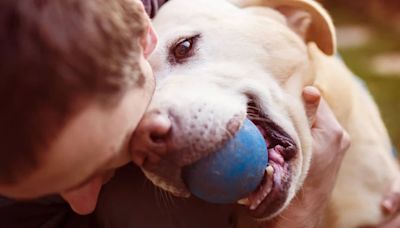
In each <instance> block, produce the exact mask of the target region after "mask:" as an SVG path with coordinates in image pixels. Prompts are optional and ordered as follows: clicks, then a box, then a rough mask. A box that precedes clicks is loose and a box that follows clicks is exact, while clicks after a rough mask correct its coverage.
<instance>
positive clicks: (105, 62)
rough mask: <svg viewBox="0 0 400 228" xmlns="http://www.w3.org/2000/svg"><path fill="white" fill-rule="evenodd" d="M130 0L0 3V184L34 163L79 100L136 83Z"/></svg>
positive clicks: (134, 5) (139, 12) (135, 12)
mask: <svg viewBox="0 0 400 228" xmlns="http://www.w3.org/2000/svg"><path fill="white" fill-rule="evenodd" d="M147 25H148V20H147V18H146V16H145V13H144V11H143V7H142V6H141V5H140V4H139V2H138V1H137V0H2V1H1V2H0V107H1V112H0V183H5V184H11V183H13V182H15V181H17V180H18V179H19V178H20V177H21V176H22V175H23V174H24V173H25V174H26V172H28V171H31V170H33V169H34V168H35V167H36V166H37V165H38V158H39V156H41V154H40V153H43V151H44V150H45V149H46V148H48V146H49V145H50V143H51V142H52V139H54V138H55V137H56V136H57V134H58V133H59V132H60V131H61V129H62V128H63V127H64V126H65V123H66V121H68V119H69V118H71V115H73V114H74V113H76V112H77V109H79V103H80V102H82V100H84V99H97V100H103V101H104V100H105V99H106V98H110V99H111V98H113V97H114V98H115V96H118V95H121V94H123V92H124V91H125V89H127V88H128V87H132V86H135V85H137V86H141V85H143V83H144V80H145V79H144V76H143V75H142V73H141V70H140V67H139V62H138V61H139V56H140V54H141V52H140V39H141V38H142V37H143V36H144V35H145V32H146V28H147Z"/></svg>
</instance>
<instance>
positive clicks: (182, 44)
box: [170, 35, 199, 63]
mask: <svg viewBox="0 0 400 228" xmlns="http://www.w3.org/2000/svg"><path fill="white" fill-rule="evenodd" d="M197 38H199V36H198V35H197V36H194V37H190V38H186V39H184V40H181V41H179V42H178V43H176V44H175V45H174V46H173V47H172V49H171V55H170V57H172V58H170V61H171V62H175V63H183V62H184V61H185V60H186V59H187V58H189V57H191V56H193V55H194V46H195V43H196V40H197Z"/></svg>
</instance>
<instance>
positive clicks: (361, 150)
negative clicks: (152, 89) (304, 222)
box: [143, 0, 398, 228]
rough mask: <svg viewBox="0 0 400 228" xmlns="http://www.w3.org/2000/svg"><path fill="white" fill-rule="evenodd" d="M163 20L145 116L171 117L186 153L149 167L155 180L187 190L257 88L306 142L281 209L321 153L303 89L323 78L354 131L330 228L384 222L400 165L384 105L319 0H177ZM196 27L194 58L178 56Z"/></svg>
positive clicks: (266, 107) (272, 114)
mask: <svg viewBox="0 0 400 228" xmlns="http://www.w3.org/2000/svg"><path fill="white" fill-rule="evenodd" d="M232 3H233V4H232ZM154 26H155V28H156V31H157V33H158V34H159V40H160V42H159V46H158V47H157V49H156V51H155V52H154V54H153V55H152V56H151V58H150V62H151V64H152V67H153V69H154V73H155V76H156V80H157V89H156V93H155V96H154V98H153V101H152V103H151V105H150V108H149V111H148V113H147V114H146V115H147V116H149V115H151V114H152V113H167V114H168V115H171V116H172V118H173V119H174V121H175V125H176V126H175V128H174V136H173V137H174V140H173V142H174V143H173V145H174V151H177V152H176V153H172V155H169V156H167V157H166V158H164V159H162V160H161V161H160V164H158V165H157V166H148V167H146V166H144V167H143V170H144V171H145V173H146V175H147V177H148V178H149V179H150V180H152V181H153V183H155V184H156V185H158V186H160V187H161V188H163V189H165V190H167V191H170V192H172V193H174V194H175V195H177V196H183V197H187V196H188V195H189V192H188V190H187V189H186V187H185V185H184V184H183V181H182V180H181V169H182V167H184V166H185V165H188V164H191V163H193V162H195V161H196V160H198V159H200V158H201V157H204V156H206V155H207V154H208V153H209V152H210V151H212V149H213V148H215V147H216V146H218V145H219V144H220V143H221V142H223V141H224V140H226V138H228V137H229V135H230V134H231V133H234V132H235V130H236V129H237V126H238V125H240V123H241V121H242V120H243V118H244V117H245V116H246V104H247V102H248V97H249V95H250V96H251V97H254V98H255V99H256V100H257V101H258V102H259V105H260V108H261V109H262V110H263V112H265V113H266V114H267V115H268V116H269V118H270V119H271V120H272V121H273V122H275V123H277V124H279V126H280V127H281V128H282V129H283V130H284V131H285V132H287V133H288V134H289V135H290V136H291V137H292V139H293V140H294V141H295V142H296V144H297V146H298V154H297V156H296V158H295V159H294V160H293V161H291V163H290V164H291V167H292V172H291V173H290V179H291V183H290V185H289V186H288V192H287V195H286V198H285V201H284V203H283V204H282V205H281V206H280V207H279V208H277V210H275V211H274V212H273V213H271V214H268V215H267V216H266V217H265V218H271V217H273V216H276V215H277V214H279V213H280V212H281V211H282V210H284V209H285V208H286V207H287V205H288V204H289V203H290V201H291V200H292V199H293V197H294V196H295V194H296V192H297V191H299V190H300V189H301V186H302V184H303V181H304V179H305V177H306V175H307V172H308V168H309V165H310V160H311V159H312V151H311V134H310V127H309V124H308V120H307V117H306V114H305V110H304V107H303V104H302V99H301V91H302V88H303V87H304V86H306V85H315V86H316V87H318V88H319V89H320V90H321V93H322V95H323V97H324V98H325V99H326V101H327V102H328V104H329V105H330V107H331V108H332V110H333V111H334V113H335V115H336V117H337V119H338V120H339V122H340V123H341V124H342V126H343V127H344V128H345V129H346V130H347V131H348V132H349V134H350V136H351V138H352V145H351V147H350V149H349V151H348V152H347V154H346V157H345V158H344V161H343V164H342V167H341V170H340V172H339V176H338V179H337V184H336V187H335V189H334V191H333V193H332V197H331V202H330V204H329V207H328V208H327V210H326V213H325V217H324V219H323V223H322V225H321V227H337V228H342V227H358V226H361V225H373V224H377V223H379V222H382V221H383V220H384V219H385V215H384V214H383V212H382V210H381V206H380V203H381V200H382V197H383V194H384V193H385V192H386V191H387V187H389V186H390V184H391V183H392V181H393V180H394V178H395V177H396V176H397V175H398V166H397V163H396V161H395V159H394V158H393V157H392V154H391V144H390V140H389V137H388V133H387V131H386V129H385V127H384V124H383V122H382V120H381V117H380V114H379V111H378V109H377V107H376V105H375V103H374V102H373V100H372V98H371V97H370V95H369V94H368V92H367V91H366V89H365V88H364V87H363V86H362V85H361V83H360V82H359V81H358V80H357V79H355V78H354V77H353V74H352V73H351V72H350V71H349V70H348V69H347V67H346V66H345V65H344V64H343V63H342V62H341V61H340V60H339V59H338V58H337V57H335V56H334V53H335V49H336V40H335V31H334V27H333V24H332V21H331V18H330V17H329V15H328V14H327V12H326V11H325V10H324V9H323V8H322V7H321V6H319V5H318V4H317V3H316V2H314V1H311V0H254V1H252V0H231V2H228V1H224V0H196V1H187V0H171V1H170V2H169V3H167V4H166V5H165V6H164V8H163V9H161V11H160V12H159V14H158V16H157V17H156V18H155V19H154ZM196 34H198V39H199V41H198V42H197V44H196V46H195V47H194V48H195V49H194V51H195V53H194V54H193V56H191V57H190V58H188V59H186V60H185V61H184V62H182V63H176V62H175V63H174V62H173V61H171V57H170V55H171V53H170V52H171V45H173V44H174V42H175V43H176V42H177V41H179V40H180V39H182V38H185V37H190V36H193V35H196ZM145 118H146V117H145ZM232 123H233V124H232ZM231 126H236V127H233V130H231V129H232V128H231ZM244 226H245V227H250V226H251V225H250V224H247V225H244Z"/></svg>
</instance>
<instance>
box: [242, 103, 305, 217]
mask: <svg viewBox="0 0 400 228" xmlns="http://www.w3.org/2000/svg"><path fill="white" fill-rule="evenodd" d="M247 110H248V111H247V114H248V118H249V119H250V120H251V121H252V122H253V123H254V124H255V125H256V126H257V127H258V129H259V130H260V132H261V133H262V134H263V136H264V139H265V140H266V143H267V145H268V152H267V153H268V157H269V159H268V160H269V165H268V167H267V169H266V171H265V174H264V179H263V181H262V182H261V184H260V185H259V187H258V188H257V190H255V191H254V192H253V193H251V194H250V195H249V196H248V197H246V198H245V199H242V200H240V201H239V203H240V204H242V205H243V206H244V207H245V210H246V211H247V212H248V213H249V214H250V215H251V216H252V217H255V218H258V219H268V218H271V217H273V216H275V215H276V214H277V213H279V212H280V211H281V210H282V209H283V208H284V206H285V205H286V202H287V201H288V198H289V197H291V196H289V195H290V194H289V192H290V189H292V184H293V183H292V182H293V181H294V180H293V178H292V177H293V176H294V174H293V170H294V168H293V167H294V164H295V163H296V161H297V159H298V147H297V145H296V143H295V142H294V140H293V139H292V137H290V136H289V134H287V133H286V132H285V131H284V130H283V129H282V128H281V127H280V126H279V125H278V124H276V123H275V122H273V121H272V120H271V119H270V118H269V117H268V115H266V114H265V112H263V111H262V110H261V109H260V108H259V106H258V105H257V104H256V103H255V102H254V101H252V100H251V101H250V102H249V103H248V108H247Z"/></svg>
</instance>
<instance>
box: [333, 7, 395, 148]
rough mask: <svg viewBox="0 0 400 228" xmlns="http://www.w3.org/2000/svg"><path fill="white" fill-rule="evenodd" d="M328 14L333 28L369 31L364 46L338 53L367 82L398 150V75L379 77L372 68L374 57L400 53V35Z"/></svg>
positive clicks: (358, 18) (342, 13)
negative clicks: (357, 27) (364, 27)
mask: <svg viewBox="0 0 400 228" xmlns="http://www.w3.org/2000/svg"><path fill="white" fill-rule="evenodd" d="M330 11H331V14H332V16H333V18H334V20H335V24H336V25H362V26H368V27H369V28H370V29H371V31H372V34H373V35H372V38H371V40H370V41H369V42H368V43H367V44H365V45H363V46H360V47H357V48H349V49H339V52H340V54H341V55H342V58H343V59H344V61H345V62H346V64H347V65H348V66H349V67H350V69H352V71H353V72H354V73H355V74H357V75H358V76H359V77H360V78H362V79H363V80H364V81H365V82H366V84H367V87H368V88H369V90H370V92H371V94H372V96H373V97H374V98H375V100H376V102H377V104H378V106H379V108H380V111H381V114H382V117H383V120H384V122H385V125H386V126H387V128H388V130H389V134H390V136H391V139H392V141H393V144H394V145H395V146H396V147H397V149H400V118H399V117H400V75H380V74H378V73H376V72H374V71H373V70H372V68H371V59H372V58H373V57H374V56H377V55H379V54H382V53H387V52H399V53H400V34H396V33H395V32H393V30H392V29H391V28H390V27H387V25H382V24H378V23H374V22H372V21H370V20H368V18H365V17H363V16H362V15H357V13H354V12H350V11H347V10H345V9H341V8H336V9H331V10H330ZM399 64H400V62H399Z"/></svg>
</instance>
